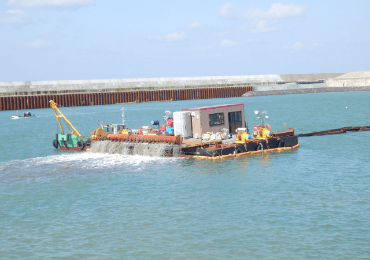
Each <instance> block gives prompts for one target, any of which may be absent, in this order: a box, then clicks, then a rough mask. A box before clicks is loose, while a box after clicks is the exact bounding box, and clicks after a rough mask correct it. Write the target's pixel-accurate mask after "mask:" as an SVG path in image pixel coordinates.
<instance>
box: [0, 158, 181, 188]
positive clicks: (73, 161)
mask: <svg viewBox="0 0 370 260" xmlns="http://www.w3.org/2000/svg"><path fill="white" fill-rule="evenodd" d="M175 160H181V159H180V158H172V157H152V156H142V155H130V156H126V155H122V154H106V153H98V152H95V153H90V152H81V153H63V154H59V155H51V156H46V157H37V158H29V159H23V160H12V161H8V162H0V183H14V182H20V181H21V182H23V181H43V180H44V181H47V180H51V179H70V178H75V177H81V176H93V175H96V174H107V173H117V174H122V173H134V172H141V171H143V170H144V171H145V169H150V168H151V167H153V166H154V165H156V166H158V164H159V165H160V164H163V165H168V163H169V162H170V163H171V162H172V161H175ZM122 169H126V170H125V171H122ZM127 169H129V171H128V170H127Z"/></svg>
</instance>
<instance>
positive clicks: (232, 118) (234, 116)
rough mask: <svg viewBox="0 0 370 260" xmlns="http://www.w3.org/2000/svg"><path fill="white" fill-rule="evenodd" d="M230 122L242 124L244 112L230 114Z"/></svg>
mask: <svg viewBox="0 0 370 260" xmlns="http://www.w3.org/2000/svg"><path fill="white" fill-rule="evenodd" d="M229 121H230V123H233V122H241V121H242V111H236V112H230V113H229Z"/></svg>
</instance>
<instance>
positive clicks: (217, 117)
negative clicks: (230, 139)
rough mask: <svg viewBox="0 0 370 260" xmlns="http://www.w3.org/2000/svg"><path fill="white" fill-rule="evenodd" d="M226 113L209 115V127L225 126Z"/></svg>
mask: <svg viewBox="0 0 370 260" xmlns="http://www.w3.org/2000/svg"><path fill="white" fill-rule="evenodd" d="M224 118H225V117H224V113H216V114H210V115H209V125H210V126H213V125H223V124H225V120H224Z"/></svg>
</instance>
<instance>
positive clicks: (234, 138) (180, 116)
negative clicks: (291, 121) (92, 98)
mask: <svg viewBox="0 0 370 260" xmlns="http://www.w3.org/2000/svg"><path fill="white" fill-rule="evenodd" d="M50 104H51V106H52V108H53V109H54V112H55V115H56V117H57V120H58V123H59V125H60V127H61V128H62V125H61V122H60V118H64V119H65V120H66V123H67V124H69V125H70V126H71V127H72V128H73V129H74V131H73V132H71V133H70V134H65V133H64V131H63V129H62V134H57V136H56V139H54V141H53V145H54V147H55V148H58V147H59V148H61V149H65V150H89V149H90V146H93V145H94V144H95V143H97V144H98V143H99V144H102V143H104V144H108V145H109V144H110V143H117V142H119V143H120V144H122V145H121V146H122V147H125V149H128V150H130V151H131V153H128V154H133V153H132V151H135V147H137V146H140V147H142V146H144V147H145V146H148V147H149V146H153V145H158V147H162V148H163V147H164V148H163V151H164V153H163V155H164V156H182V157H194V158H202V159H203V158H204V159H221V158H228V157H236V156H242V155H249V154H258V153H266V152H273V151H285V150H290V149H294V148H298V147H299V144H298V136H297V135H295V134H294V129H293V128H289V129H288V130H287V131H283V132H273V131H272V129H271V126H270V125H269V124H264V120H267V119H268V116H267V112H266V111H263V112H261V113H260V112H259V111H254V113H255V115H256V116H257V119H258V120H259V124H258V125H255V126H254V127H253V132H251V133H250V132H249V129H248V127H246V122H245V119H244V104H226V105H217V106H207V107H197V108H189V109H182V110H181V111H177V112H173V113H172V112H171V111H168V110H167V111H165V113H164V116H163V123H162V124H160V121H159V120H152V121H151V126H142V127H140V128H139V129H131V128H128V127H127V126H126V125H125V123H124V109H123V108H122V109H121V110H122V124H101V125H100V127H99V128H97V129H95V130H94V131H92V132H91V136H90V137H85V138H84V137H82V136H81V135H80V134H79V132H78V131H77V130H76V129H75V128H74V127H73V125H72V124H71V123H70V122H69V121H68V119H67V118H66V117H65V116H64V115H63V114H62V113H61V112H60V110H59V109H58V108H57V104H56V103H55V102H54V101H52V100H51V101H50ZM56 111H58V112H59V115H58V114H57V112H56ZM171 114H172V115H171Z"/></svg>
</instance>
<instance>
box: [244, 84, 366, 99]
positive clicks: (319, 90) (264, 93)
mask: <svg viewBox="0 0 370 260" xmlns="http://www.w3.org/2000/svg"><path fill="white" fill-rule="evenodd" d="M360 91H370V86H368V87H322V88H321V87H320V88H299V89H296V88H295V89H283V90H265V91H251V92H247V93H245V94H244V95H243V97H256V96H270V95H289V94H307V93H324V92H360Z"/></svg>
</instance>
